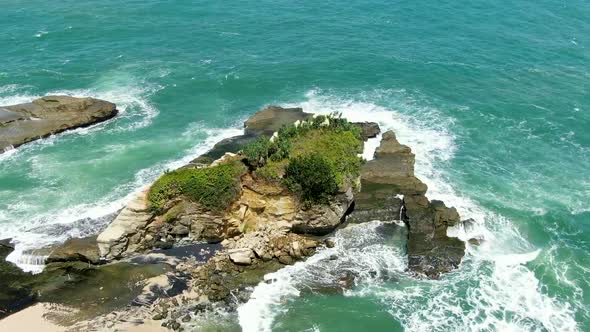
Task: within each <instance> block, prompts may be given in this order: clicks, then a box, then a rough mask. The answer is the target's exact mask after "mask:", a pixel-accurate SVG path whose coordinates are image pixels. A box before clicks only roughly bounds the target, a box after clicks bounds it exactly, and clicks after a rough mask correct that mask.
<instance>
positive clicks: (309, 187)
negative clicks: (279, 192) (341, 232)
mask: <svg viewBox="0 0 590 332" xmlns="http://www.w3.org/2000/svg"><path fill="white" fill-rule="evenodd" d="M285 184H286V185H287V187H288V188H289V189H290V190H291V191H293V192H295V193H297V194H299V196H300V197H301V199H302V201H303V203H304V204H305V205H312V204H323V203H327V202H328V201H329V200H330V197H332V196H333V195H335V194H336V192H337V191H338V183H337V182H336V174H335V172H334V168H333V167H332V165H331V164H330V162H329V161H328V160H327V159H326V158H325V157H323V156H322V155H320V154H317V153H314V154H310V155H305V156H299V157H295V158H292V159H290V161H289V164H288V165H287V168H286V169H285Z"/></svg>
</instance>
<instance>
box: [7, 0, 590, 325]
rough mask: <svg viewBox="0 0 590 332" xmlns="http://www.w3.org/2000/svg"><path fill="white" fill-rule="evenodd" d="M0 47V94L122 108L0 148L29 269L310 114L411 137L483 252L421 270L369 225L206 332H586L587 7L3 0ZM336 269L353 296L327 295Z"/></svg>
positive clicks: (393, 236) (384, 229)
mask: <svg viewBox="0 0 590 332" xmlns="http://www.w3.org/2000/svg"><path fill="white" fill-rule="evenodd" d="M0 45H2V47H0V105H8V104H15V103H20V102H26V101H30V100H31V99H32V98H35V97H38V96H43V95H47V94H70V95H74V96H94V97H98V98H103V99H107V100H110V101H112V102H115V103H117V105H118V106H119V109H120V111H121V112H120V116H118V117H117V118H115V119H113V120H111V121H107V122H105V123H102V124H98V125H95V126H93V127H90V128H85V129H79V130H75V131H72V132H68V133H65V134H63V135H59V136H57V137H51V138H49V139H44V140H41V141H37V142H35V143H32V144H29V145H26V146H24V147H22V148H18V149H16V150H12V151H9V152H7V153H4V154H2V155H0V238H6V237H12V238H13V239H14V240H15V241H16V242H17V250H16V251H15V252H14V253H13V254H12V255H11V256H10V259H11V260H13V261H15V262H17V263H18V264H19V265H20V266H21V267H23V268H25V269H29V270H34V269H36V268H38V266H36V265H35V263H36V262H35V260H36V258H35V256H31V255H27V254H26V250H27V249H32V248H37V247H40V246H43V245H45V244H48V243H52V242H58V241H63V240H65V239H66V238H67V237H69V236H82V235H86V234H93V233H96V232H98V231H99V230H100V229H102V228H104V227H105V225H106V224H107V223H108V222H109V220H110V218H112V214H113V213H114V212H115V211H117V210H118V209H119V208H121V207H122V206H123V205H124V204H125V202H126V201H127V200H128V199H129V197H130V195H131V194H132V193H134V192H136V191H138V190H140V189H141V188H142V187H144V186H145V185H147V184H149V183H150V182H152V181H153V180H154V179H156V178H157V177H158V175H159V174H161V173H162V172H164V171H165V170H167V169H172V168H175V167H178V166H181V165H182V164H183V163H185V162H187V161H188V160H190V159H191V158H193V157H196V156H197V155H199V154H201V153H203V152H205V151H206V150H207V149H208V148H209V147H211V146H212V145H213V144H214V143H215V142H217V141H218V140H220V139H222V138H224V137H228V136H233V135H236V134H239V133H241V132H242V122H243V121H244V120H245V119H246V118H247V117H248V116H249V115H251V114H253V113H254V112H255V111H257V110H259V109H261V108H262V107H264V106H265V105H270V104H276V105H282V106H301V107H303V108H304V109H305V111H308V112H316V113H329V112H333V111H338V112H342V113H343V114H344V115H345V116H346V117H349V118H350V119H353V120H367V121H377V122H379V124H380V125H381V126H382V128H383V129H393V130H395V132H396V133H397V135H398V138H399V140H400V141H401V142H402V143H404V144H407V145H409V146H410V147H411V148H412V149H413V151H414V152H415V153H416V159H417V165H416V172H417V174H418V176H419V177H420V178H421V179H422V180H423V181H424V182H426V183H427V184H428V186H429V192H428V196H429V197H430V198H436V199H442V200H444V201H445V202H446V203H447V205H453V206H455V207H457V208H458V210H459V211H460V213H461V216H462V218H464V219H467V218H473V219H474V220H475V221H476V223H475V224H474V225H473V226H472V227H469V228H468V229H454V230H452V232H453V234H455V235H457V236H460V237H462V238H464V239H466V238H469V237H473V236H476V237H479V238H483V241H482V244H481V245H479V246H473V245H468V255H467V256H466V258H465V260H464V262H463V264H462V266H461V267H460V268H459V269H458V270H457V271H455V272H452V273H450V274H448V275H446V276H444V277H443V278H442V279H441V280H438V281H427V280H417V279H414V278H411V277H409V276H408V275H407V274H406V273H405V272H404V270H405V267H406V264H407V262H406V258H405V254H404V243H403V236H402V235H403V231H404V230H403V227H400V226H399V225H396V224H394V223H391V222H388V221H375V222H371V223H368V224H362V225H356V226H354V227H350V228H347V229H344V230H342V231H339V232H338V233H337V234H336V235H335V238H336V246H335V247H334V248H332V249H327V250H324V251H322V252H319V253H318V254H317V255H316V256H314V257H312V258H310V259H309V260H307V261H306V262H302V263H298V264H296V265H294V266H290V267H287V268H284V269H283V270H280V271H278V272H276V273H275V274H273V275H272V276H270V277H272V278H274V279H276V281H275V282H274V283H271V284H265V283H262V284H261V285H259V286H258V287H256V288H255V289H254V292H253V295H252V298H251V300H250V301H249V302H248V303H246V304H245V305H243V306H241V307H240V309H239V312H238V313H236V314H226V315H224V314H218V315H212V317H210V319H204V320H203V321H195V322H193V323H194V324H195V326H201V327H203V328H204V329H205V330H216V327H217V330H219V329H221V330H229V331H239V330H240V329H242V330H243V331H247V332H250V331H321V332H328V331H590V255H589V253H590V3H589V2H588V1H585V0H571V1H557V0H538V1H524V0H513V1H508V0H497V1H485V0H476V1H470V2H459V1H384V0H365V1H358V0H350V1H333V0H326V1H310V0H297V1H278V0H275V1H266V0H259V1H174V2H169V1H154V0H142V1H136V0H133V1H113V0H102V1H88V0H76V1H72V0H64V1H40V0H37V1H32V0H0ZM376 144H378V140H377V141H373V142H370V143H369V145H370V146H371V147H373V148H374V147H375V145H376ZM23 251H25V253H23ZM333 254H337V255H338V256H339V257H340V259H338V260H336V261H331V260H329V259H327V258H329V257H330V256H331V255H333ZM339 271H340V272H342V271H353V272H357V273H359V274H360V278H358V279H357V280H356V285H355V287H354V288H352V289H351V290H348V291H346V292H345V293H344V294H335V293H327V294H326V293H324V294H322V293H317V292H313V291H310V290H309V289H310V287H311V286H310V285H312V284H314V283H318V282H321V281H326V282H327V283H329V282H330V281H333V279H334V278H336V277H335V274H337V273H338V272H339Z"/></svg>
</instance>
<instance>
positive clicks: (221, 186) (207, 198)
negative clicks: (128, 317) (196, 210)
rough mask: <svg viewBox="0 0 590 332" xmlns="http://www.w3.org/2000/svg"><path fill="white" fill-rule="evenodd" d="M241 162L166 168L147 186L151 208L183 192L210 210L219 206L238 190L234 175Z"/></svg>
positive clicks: (242, 170)
mask: <svg viewBox="0 0 590 332" xmlns="http://www.w3.org/2000/svg"><path fill="white" fill-rule="evenodd" d="M243 172H244V165H243V164H241V163H239V162H229V163H224V164H220V165H216V166H212V167H205V168H184V169H178V170H175V171H172V172H168V173H166V174H164V175H162V177H160V178H159V179H158V180H157V181H156V182H155V183H154V184H153V185H152V187H151V188H150V191H149V193H148V200H149V203H150V206H151V208H153V209H155V210H159V209H162V208H164V206H165V204H166V203H167V202H168V201H169V200H170V199H172V198H174V197H178V196H181V195H182V196H184V197H186V198H188V199H189V200H191V201H194V202H197V203H199V204H201V205H202V206H203V207H205V208H208V209H211V210H223V209H225V208H227V206H229V204H230V203H231V202H232V201H233V200H234V199H235V198H236V195H237V194H238V192H239V186H238V184H239V180H238V177H239V175H240V174H242V173H243Z"/></svg>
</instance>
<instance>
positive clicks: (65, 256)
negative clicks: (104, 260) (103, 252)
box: [46, 236, 100, 264]
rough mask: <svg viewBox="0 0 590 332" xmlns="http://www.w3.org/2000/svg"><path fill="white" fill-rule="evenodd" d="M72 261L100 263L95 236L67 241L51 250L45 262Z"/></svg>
mask: <svg viewBox="0 0 590 332" xmlns="http://www.w3.org/2000/svg"><path fill="white" fill-rule="evenodd" d="M74 261H80V262H87V263H90V264H99V263H100V252H99V251H98V244H97V243H96V236H90V237H85V238H72V239H69V240H67V241H66V242H64V243H63V244H61V245H59V246H58V247H57V248H55V249H54V250H52V251H51V253H50V254H49V257H47V260H46V262H47V263H54V262H74Z"/></svg>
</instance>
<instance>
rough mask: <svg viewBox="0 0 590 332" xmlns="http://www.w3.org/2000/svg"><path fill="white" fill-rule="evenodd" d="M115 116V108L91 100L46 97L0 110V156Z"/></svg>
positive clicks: (96, 100) (107, 103) (106, 103)
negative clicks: (34, 142)
mask: <svg viewBox="0 0 590 332" xmlns="http://www.w3.org/2000/svg"><path fill="white" fill-rule="evenodd" d="M115 115H117V109H116V107H115V104H113V103H109V102H107V101H104V100H99V99H94V98H75V97H69V96H46V97H43V98H39V99H36V100H33V102H31V103H27V104H19V105H13V106H3V107H0V153H2V152H4V151H5V150H6V149H8V148H10V147H17V146H19V145H22V144H24V143H28V142H31V141H34V140H37V139H39V138H43V137H47V136H50V135H53V134H57V133H60V132H63V131H66V130H68V129H75V128H79V127H85V126H89V125H92V124H94V123H98V122H101V121H105V120H108V119H110V118H112V117H114V116H115Z"/></svg>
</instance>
